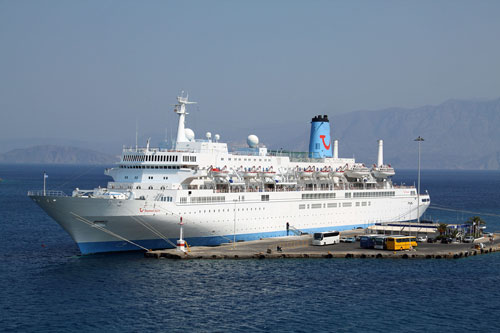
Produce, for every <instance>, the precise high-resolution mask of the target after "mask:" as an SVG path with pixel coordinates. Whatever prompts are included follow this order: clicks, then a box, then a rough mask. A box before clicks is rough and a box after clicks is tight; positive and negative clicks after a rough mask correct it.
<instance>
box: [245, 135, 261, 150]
mask: <svg viewBox="0 0 500 333" xmlns="http://www.w3.org/2000/svg"><path fill="white" fill-rule="evenodd" d="M247 143H248V146H249V147H250V148H256V147H257V146H258V145H259V138H258V137H257V135H253V134H251V135H249V136H248V138H247Z"/></svg>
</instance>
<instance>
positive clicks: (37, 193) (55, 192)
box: [28, 190, 68, 197]
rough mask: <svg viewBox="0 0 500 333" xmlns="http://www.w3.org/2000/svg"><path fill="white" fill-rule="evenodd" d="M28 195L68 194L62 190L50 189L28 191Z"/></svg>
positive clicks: (51, 195)
mask: <svg viewBox="0 0 500 333" xmlns="http://www.w3.org/2000/svg"><path fill="white" fill-rule="evenodd" d="M28 196H30V197H31V196H38V197H67V196H68V195H67V194H66V193H64V192H63V191H52V190H47V191H44V190H35V191H28Z"/></svg>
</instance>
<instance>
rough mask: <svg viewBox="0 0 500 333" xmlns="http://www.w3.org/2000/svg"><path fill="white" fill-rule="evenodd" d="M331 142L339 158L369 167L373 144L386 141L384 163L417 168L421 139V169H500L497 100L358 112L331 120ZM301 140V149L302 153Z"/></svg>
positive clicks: (373, 157) (304, 143) (374, 150)
mask: <svg viewBox="0 0 500 333" xmlns="http://www.w3.org/2000/svg"><path fill="white" fill-rule="evenodd" d="M330 121H331V127H332V137H333V138H335V139H338V140H339V146H340V148H339V155H340V156H341V157H351V156H355V157H356V159H357V160H359V161H363V162H365V163H366V164H372V163H374V162H375V161H376V157H377V140H378V139H383V140H384V156H385V162H386V163H391V164H392V165H393V166H395V167H396V168H412V169H414V168H416V167H417V162H418V145H417V143H416V142H415V141H414V139H415V138H417V137H418V136H422V137H423V138H424V139H425V141H424V142H423V143H422V146H421V148H422V159H421V163H422V168H426V169H489V170H499V169H500V131H499V129H500V98H499V99H495V100H488V101H480V100H475V101H474V100H472V101H460V100H449V101H447V102H445V103H442V104H440V105H437V106H423V107H419V108H415V109H404V108H390V109H384V110H378V111H356V112H350V113H345V114H341V115H336V116H333V117H330ZM307 134H308V131H306V132H304V134H303V135H302V137H303V139H302V143H301V145H300V146H299V147H297V148H301V149H302V150H306V149H307V146H308V140H309V139H308V138H305V136H306V135H307Z"/></svg>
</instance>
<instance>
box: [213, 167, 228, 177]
mask: <svg viewBox="0 0 500 333" xmlns="http://www.w3.org/2000/svg"><path fill="white" fill-rule="evenodd" d="M210 173H211V174H212V176H213V177H215V178H225V177H227V175H228V174H229V171H227V167H226V166H224V168H222V169H220V168H211V169H210Z"/></svg>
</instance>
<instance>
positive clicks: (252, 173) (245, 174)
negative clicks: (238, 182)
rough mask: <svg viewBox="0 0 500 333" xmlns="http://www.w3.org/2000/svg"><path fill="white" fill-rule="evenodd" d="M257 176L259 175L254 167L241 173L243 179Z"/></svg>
mask: <svg viewBox="0 0 500 333" xmlns="http://www.w3.org/2000/svg"><path fill="white" fill-rule="evenodd" d="M258 174H259V173H258V172H257V170H256V169H255V167H253V168H249V169H247V170H245V171H244V172H243V177H245V178H256V177H257V176H258Z"/></svg>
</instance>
